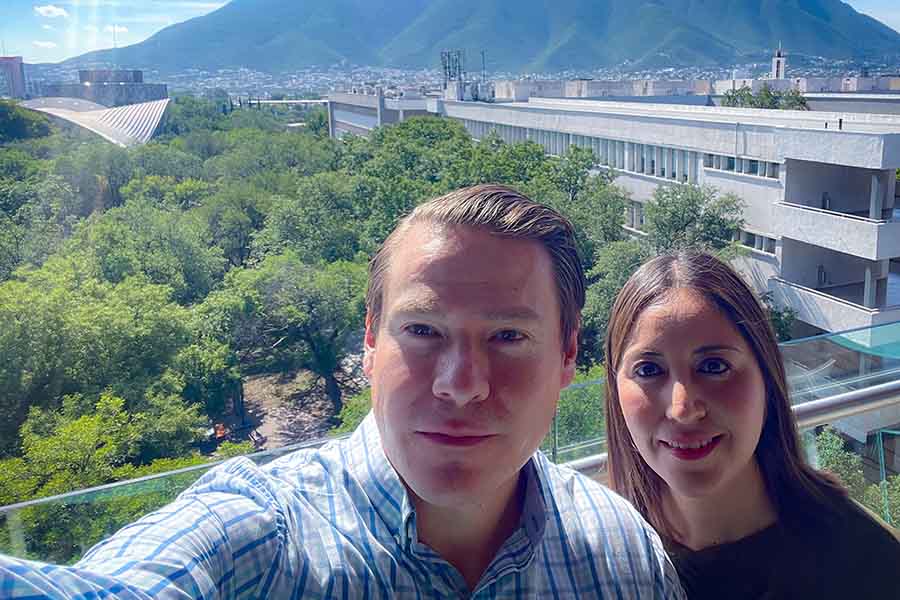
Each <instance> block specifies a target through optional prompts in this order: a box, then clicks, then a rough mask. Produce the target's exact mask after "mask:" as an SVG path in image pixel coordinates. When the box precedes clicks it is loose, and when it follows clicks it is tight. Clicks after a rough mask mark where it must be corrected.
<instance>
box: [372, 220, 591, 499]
mask: <svg viewBox="0 0 900 600" xmlns="http://www.w3.org/2000/svg"><path fill="white" fill-rule="evenodd" d="M390 260H391V264H390V267H389V268H388V272H387V274H386V281H385V282H384V287H383V290H384V291H383V294H384V295H383V303H382V314H381V319H380V322H379V324H378V330H377V331H375V330H373V327H372V322H371V315H369V317H368V318H367V320H366V356H365V362H364V366H365V372H366V375H367V376H368V377H369V380H370V382H371V384H372V404H373V408H374V412H375V418H376V420H377V423H378V428H379V430H380V433H381V438H382V443H383V446H384V450H385V453H386V454H387V457H388V459H389V460H390V462H391V464H392V465H393V466H394V468H395V469H396V470H397V472H398V473H399V474H400V477H401V478H402V479H403V481H404V482H405V483H406V485H407V486H408V487H409V488H410V489H411V490H412V492H413V493H414V494H415V495H416V496H418V497H419V498H421V499H422V500H423V501H425V502H428V503H430V504H433V505H437V506H446V507H454V506H460V505H461V504H465V503H473V504H484V503H485V502H488V501H489V500H490V499H492V498H495V497H496V496H497V495H498V494H504V493H508V492H509V491H511V490H512V489H513V488H514V486H515V484H516V481H517V479H518V473H519V470H520V469H521V467H522V466H523V465H524V464H525V462H526V461H527V460H528V457H529V456H531V454H532V453H533V452H534V451H535V449H536V448H537V447H538V445H539V444H540V442H541V440H542V439H543V438H544V436H545V435H546V433H547V431H548V429H549V427H550V422H551V420H552V418H553V413H554V411H555V409H556V403H557V401H558V400H559V392H560V390H561V389H562V388H564V387H565V386H566V385H568V384H569V383H570V382H571V380H572V377H573V375H574V372H575V356H576V348H577V344H576V336H575V335H574V334H573V335H572V339H570V340H569V341H568V343H566V344H565V345H563V344H562V343H561V340H560V325H559V322H560V312H559V303H558V300H557V296H556V285H555V281H554V276H553V266H552V263H551V261H550V257H549V255H548V253H547V251H546V250H545V249H544V248H543V247H542V246H541V245H540V244H539V243H537V242H533V241H525V240H512V239H504V238H500V237H496V236H492V235H490V234H489V233H486V232H483V231H479V230H476V229H473V228H468V227H445V226H438V225H433V224H430V223H416V224H414V225H413V226H412V227H411V228H410V229H409V231H407V232H406V234H405V235H404V236H403V237H402V238H401V239H400V240H399V243H397V245H396V246H395V247H394V250H393V253H392V254H391V259H390Z"/></svg>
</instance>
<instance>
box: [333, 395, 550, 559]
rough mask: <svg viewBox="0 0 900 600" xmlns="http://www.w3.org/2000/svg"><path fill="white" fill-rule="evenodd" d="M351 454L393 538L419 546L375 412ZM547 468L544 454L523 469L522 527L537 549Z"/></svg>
mask: <svg viewBox="0 0 900 600" xmlns="http://www.w3.org/2000/svg"><path fill="white" fill-rule="evenodd" d="M348 454H349V459H350V461H349V463H350V464H349V469H350V471H351V472H352V473H353V475H354V476H355V478H356V480H357V481H358V482H359V483H360V485H361V486H362V487H363V489H364V490H365V492H366V495H367V496H368V497H369V500H370V501H371V502H372V505H373V507H374V509H375V510H376V512H378V514H379V516H380V517H381V519H382V521H383V522H384V523H385V525H386V526H387V527H388V529H389V530H390V532H391V535H393V536H394V537H395V538H396V539H397V541H398V542H399V543H400V544H401V545H402V546H403V547H404V548H411V547H415V545H416V544H417V543H418V536H417V534H416V514H415V508H414V507H413V504H412V502H411V501H410V498H409V494H408V493H407V490H406V486H404V485H403V482H402V481H401V480H400V476H399V475H398V474H397V471H395V470H394V467H393V466H392V465H391V463H390V461H389V460H388V458H387V455H386V454H385V453H384V448H383V447H382V445H381V435H380V433H379V431H378V425H377V423H376V422H375V416H374V414H373V412H372V411H369V414H368V415H367V416H366V418H365V419H363V421H362V423H361V424H360V425H359V426H358V427H357V428H356V430H355V431H354V432H353V434H352V435H351V436H350V439H349V452H348ZM546 468H547V459H546V457H544V456H543V455H542V454H541V453H540V452H537V453H535V454H534V456H532V457H531V458H529V459H528V462H526V463H525V466H523V467H522V473H523V475H524V476H525V478H526V481H525V500H524V503H523V506H522V518H521V520H520V524H521V528H522V529H524V533H525V535H526V536H527V538H528V540H529V541H530V542H531V545H532V546H533V547H537V546H538V545H539V544H540V543H541V540H542V539H543V536H544V532H545V530H546V527H547V521H548V515H547V502H546V499H547V498H548V494H550V493H551V490H550V482H549V481H548V474H547V472H546Z"/></svg>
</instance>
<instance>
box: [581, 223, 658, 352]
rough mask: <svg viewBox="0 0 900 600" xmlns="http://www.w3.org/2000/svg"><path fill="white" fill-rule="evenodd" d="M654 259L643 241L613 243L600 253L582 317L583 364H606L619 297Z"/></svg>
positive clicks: (631, 240)
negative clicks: (611, 320) (606, 348)
mask: <svg viewBox="0 0 900 600" xmlns="http://www.w3.org/2000/svg"><path fill="white" fill-rule="evenodd" d="M651 257H652V254H651V251H650V248H649V246H648V245H647V244H646V243H643V241H642V240H636V239H629V240H620V241H615V242H611V243H610V244H608V245H607V246H605V247H603V248H602V249H601V250H599V251H598V253H597V256H596V261H595V263H594V266H593V268H592V269H591V270H590V271H588V273H587V278H588V283H589V285H588V288H587V291H586V294H585V306H584V311H583V313H582V327H581V340H580V346H581V347H580V348H579V353H578V360H579V364H581V365H591V364H595V363H601V362H603V340H604V339H605V338H606V333H607V331H606V329H607V325H608V323H609V315H610V311H611V310H612V305H613V302H614V301H615V299H616V295H617V294H618V293H619V290H621V289H622V286H624V285H625V282H626V281H628V278H629V277H631V275H632V274H633V273H634V272H635V271H636V270H637V269H638V267H640V266H641V265H642V264H643V263H644V262H646V261H647V260H648V259H649V258H651Z"/></svg>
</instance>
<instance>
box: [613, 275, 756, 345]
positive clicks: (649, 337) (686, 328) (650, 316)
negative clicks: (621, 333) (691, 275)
mask: <svg viewBox="0 0 900 600" xmlns="http://www.w3.org/2000/svg"><path fill="white" fill-rule="evenodd" d="M737 339H741V340H742V336H741V335H740V333H739V332H738V330H737V328H736V327H735V325H734V324H733V323H732V322H731V320H730V319H728V317H727V316H726V315H725V313H724V312H723V311H722V310H721V309H720V308H719V307H718V306H717V305H716V304H715V303H714V302H713V301H712V300H710V299H709V298H707V297H706V296H704V295H703V294H701V293H700V292H696V291H694V290H688V289H675V290H672V291H671V292H668V293H666V294H664V295H663V296H661V297H660V298H659V299H658V300H657V301H656V302H654V303H653V304H651V305H650V306H648V307H647V308H645V309H644V310H643V311H642V312H641V313H640V314H639V315H638V317H637V319H636V320H635V322H634V325H633V326H632V328H631V333H630V335H629V338H628V340H627V341H626V343H625V345H624V347H623V351H626V352H627V351H628V349H629V348H631V347H632V346H634V345H645V344H653V343H656V344H658V343H672V344H675V345H679V344H680V345H685V346H687V345H690V344H704V345H705V344H712V343H717V342H723V341H725V340H728V341H732V342H735V341H736V340H737Z"/></svg>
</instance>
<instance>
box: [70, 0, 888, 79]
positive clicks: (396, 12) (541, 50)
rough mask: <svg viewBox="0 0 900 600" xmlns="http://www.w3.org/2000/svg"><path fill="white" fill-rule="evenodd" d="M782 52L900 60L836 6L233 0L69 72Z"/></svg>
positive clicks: (881, 29)
mask: <svg viewBox="0 0 900 600" xmlns="http://www.w3.org/2000/svg"><path fill="white" fill-rule="evenodd" d="M779 43H782V44H783V45H784V46H785V48H787V49H788V50H789V52H790V53H798V54H807V55H816V56H825V57H829V58H834V59H844V58H857V59H858V58H867V57H884V56H900V33H898V32H896V31H894V30H893V29H891V28H889V27H887V26H886V25H884V24H882V23H880V22H878V21H876V20H875V19H873V18H871V17H868V16H866V15H862V14H860V13H858V12H856V11H855V10H854V9H853V8H852V7H850V6H849V5H848V4H845V3H843V2H840V1H839V0H517V1H515V2H513V1H512V0H327V1H324V2H323V1H318V2H312V1H310V0H232V2H230V3H229V4H226V5H225V6H223V7H222V8H220V9H218V10H216V11H214V12H212V13H210V14H208V15H205V16H203V17H197V18H195V19H191V20H189V21H185V22H184V23H179V24H176V25H172V26H170V27H167V28H165V29H163V30H162V31H160V32H159V33H157V34H155V35H154V36H152V37H150V38H149V39H147V40H145V41H144V42H141V43H139V44H135V45H133V46H127V47H124V48H119V49H117V50H100V51H95V52H91V53H88V54H84V55H82V56H79V57H76V58H73V59H69V60H68V61H66V63H67V64H71V65H74V64H88V63H91V62H110V63H111V62H116V63H118V64H121V65H128V66H129V67H134V68H149V67H154V68H157V69H159V70H160V71H162V72H175V71H181V70H184V69H187V68H198V69H206V70H212V69H218V68H225V67H238V66H244V67H249V68H253V69H257V70H260V71H268V72H280V71H287V70H294V69H299V68H303V67H308V66H327V65H333V64H336V63H341V62H346V63H352V64H358V65H372V66H375V65H382V66H394V67H410V68H416V67H436V66H438V65H439V55H440V51H441V50H444V49H452V48H464V49H466V50H467V51H468V55H469V56H470V57H477V56H479V52H480V51H481V50H485V52H486V54H487V57H488V64H489V67H490V68H491V69H492V70H510V71H543V70H562V69H590V68H595V67H598V66H610V65H617V64H621V63H623V62H625V61H629V62H630V63H632V64H634V65H636V66H647V67H652V66H685V65H715V64H730V63H734V62H738V61H739V59H740V57H742V56H747V55H754V54H756V55H758V54H759V53H768V52H770V51H771V49H772V48H774V47H776V46H778V44H779ZM114 53H115V54H114ZM474 62H478V61H474V60H472V59H471V58H470V65H469V67H470V69H473V68H477V67H478V66H480V65H476V64H472V63H474Z"/></svg>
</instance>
